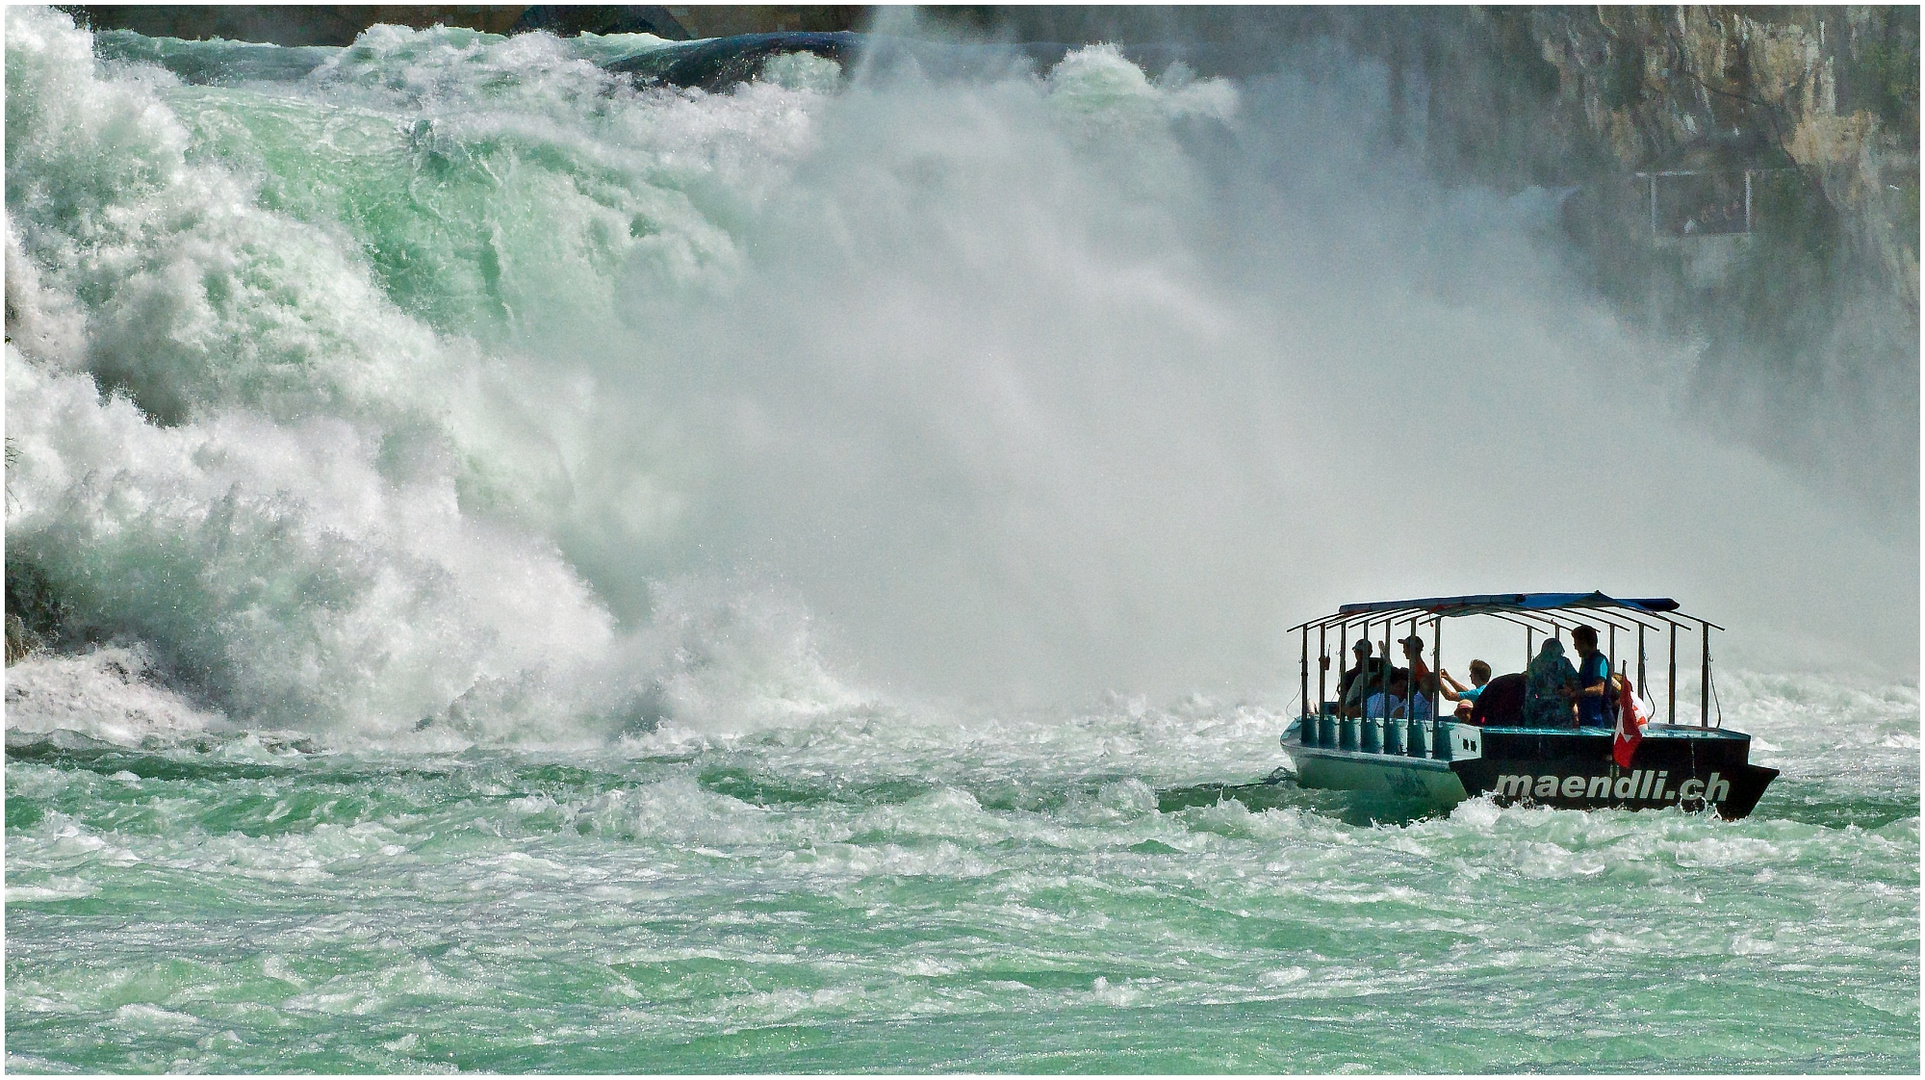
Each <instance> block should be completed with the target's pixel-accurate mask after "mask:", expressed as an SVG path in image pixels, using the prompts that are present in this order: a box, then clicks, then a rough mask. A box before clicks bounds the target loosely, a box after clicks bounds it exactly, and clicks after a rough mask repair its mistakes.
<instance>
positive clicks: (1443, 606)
mask: <svg viewBox="0 0 1925 1080" xmlns="http://www.w3.org/2000/svg"><path fill="white" fill-rule="evenodd" d="M1465 616H1483V617H1486V618H1493V619H1498V620H1501V621H1504V622H1507V623H1511V624H1514V625H1516V626H1518V627H1520V628H1522V630H1523V636H1524V648H1525V656H1526V657H1527V658H1528V657H1534V656H1536V655H1537V649H1536V647H1535V646H1536V644H1537V641H1538V638H1539V637H1541V636H1554V637H1557V638H1559V639H1563V638H1566V637H1568V636H1569V635H1570V634H1571V632H1572V631H1573V630H1575V629H1577V628H1578V627H1580V626H1590V627H1592V628H1593V629H1594V630H1596V631H1597V632H1598V635H1599V651H1601V652H1602V651H1605V649H1606V643H1608V652H1607V653H1606V655H1607V659H1608V660H1609V661H1610V665H1611V670H1612V671H1613V672H1614V673H1619V674H1621V675H1622V676H1623V677H1624V679H1625V680H1626V681H1629V682H1630V683H1631V687H1632V690H1633V691H1634V692H1635V693H1636V694H1637V695H1638V703H1637V705H1636V706H1635V707H1634V709H1633V715H1625V716H1616V717H1614V716H1613V712H1607V713H1606V716H1607V718H1608V719H1607V721H1606V722H1607V723H1612V724H1613V726H1611V727H1580V726H1577V721H1576V718H1575V716H1571V719H1570V722H1569V723H1568V724H1561V725H1552V726H1535V727H1531V726H1524V723H1523V718H1522V716H1521V715H1520V714H1518V713H1516V712H1515V711H1508V710H1498V711H1497V714H1495V715H1486V714H1485V713H1484V712H1480V714H1479V715H1477V716H1475V717H1473V718H1469V720H1467V719H1466V718H1461V717H1452V716H1447V715H1442V714H1440V713H1439V712H1438V705H1439V701H1438V697H1439V692H1440V690H1439V687H1438V685H1437V680H1435V679H1432V680H1427V682H1428V683H1429V685H1428V686H1427V688H1426V692H1425V693H1424V694H1423V695H1422V696H1421V697H1419V702H1420V703H1421V702H1422V701H1424V700H1427V701H1428V703H1429V706H1430V708H1429V715H1430V716H1431V717H1436V718H1437V719H1434V720H1433V719H1428V718H1425V717H1423V715H1422V714H1423V712H1424V710H1423V709H1422V707H1421V704H1420V705H1419V707H1418V710H1417V711H1418V713H1419V717H1418V718H1417V719H1414V720H1413V719H1410V718H1409V712H1410V707H1411V706H1410V704H1409V703H1407V702H1404V701H1401V700H1399V699H1397V698H1396V697H1395V696H1394V695H1392V694H1390V693H1388V691H1389V689H1390V686H1391V680H1392V679H1393V678H1394V676H1393V675H1392V674H1390V672H1389V670H1388V668H1389V665H1388V664H1387V663H1386V664H1380V665H1379V666H1378V667H1379V670H1376V671H1371V672H1367V673H1366V677H1367V678H1371V679H1375V680H1377V681H1378V682H1379V683H1380V684H1381V685H1376V686H1371V687H1370V690H1371V691H1373V692H1376V693H1380V694H1382V695H1383V696H1382V697H1380V698H1377V699H1375V701H1374V702H1373V704H1374V706H1375V707H1374V708H1372V709H1371V710H1370V711H1371V712H1373V713H1389V714H1390V715H1389V716H1388V717H1384V716H1378V715H1369V716H1361V715H1344V713H1346V712H1353V713H1354V712H1357V711H1359V710H1358V709H1357V708H1355V707H1354V706H1353V707H1351V708H1345V707H1344V706H1343V704H1342V703H1341V702H1339V701H1332V700H1326V698H1327V697H1328V694H1329V691H1331V690H1332V689H1334V687H1332V686H1331V685H1330V676H1331V662H1330V661H1331V647H1332V646H1335V647H1336V650H1337V651H1336V656H1337V657H1338V658H1340V659H1348V658H1349V656H1350V645H1351V642H1352V641H1353V640H1356V639H1363V640H1369V641H1371V642H1372V643H1373V648H1375V647H1376V646H1378V645H1381V652H1379V654H1378V655H1379V656H1380V657H1385V658H1387V657H1389V655H1390V649H1391V642H1392V638H1393V636H1394V635H1395V634H1396V633H1397V632H1398V631H1400V630H1402V631H1407V633H1406V634H1405V635H1404V636H1403V638H1402V639H1401V640H1402V641H1409V639H1410V638H1412V637H1416V638H1419V642H1416V643H1412V645H1411V646H1410V648H1412V649H1414V650H1416V652H1417V655H1418V657H1419V658H1420V659H1421V656H1422V644H1423V643H1424V642H1422V639H1423V638H1424V637H1426V636H1427V637H1428V639H1429V640H1428V642H1427V643H1428V644H1429V646H1430V662H1429V667H1430V669H1431V670H1433V671H1441V670H1443V666H1444V665H1443V657H1442V653H1443V627H1444V622H1445V620H1447V619H1455V618H1460V617H1465ZM1291 629H1292V630H1293V631H1299V632H1301V634H1302V640H1303V648H1302V654H1303V659H1302V690H1303V700H1304V703H1305V705H1304V709H1303V713H1302V715H1301V716H1299V717H1297V718H1296V719H1294V720H1292V721H1291V723H1290V725H1289V727H1288V728H1286V729H1285V731H1284V733H1283V746H1284V750H1285V752H1286V753H1288V754H1289V756H1290V758H1291V759H1292V763H1293V764H1294V765H1295V767H1296V779H1297V784H1298V785H1299V786H1301V787H1306V788H1327V789H1338V790H1350V791H1364V792H1375V793H1378V794H1382V795H1392V796H1399V797H1402V798H1404V799H1408V800H1412V801H1414V802H1418V803H1428V804H1430V805H1432V806H1435V807H1437V808H1445V807H1449V806H1451V805H1454V804H1456V803H1458V802H1461V801H1462V800H1464V799H1468V798H1476V797H1478V796H1482V795H1488V796H1490V797H1491V798H1492V799H1494V800H1495V801H1497V802H1499V803H1501V804H1516V803H1531V804H1535V805H1539V806H1550V807H1559V808H1566V809H1577V810H1601V809H1621V810H1644V809H1659V808H1662V807H1667V806H1676V807H1681V808H1682V809H1684V810H1688V811H1695V810H1704V809H1710V810H1713V811H1715V812H1716V813H1718V814H1719V815H1721V816H1723V817H1726V818H1741V817H1744V816H1745V815H1747V814H1749V813H1751V811H1752V808H1753V807H1755V806H1757V805H1758V799H1759V798H1760V797H1761V796H1763V795H1764V792H1765V787H1766V786H1767V785H1768V784H1770V783H1771V781H1772V779H1773V778H1774V777H1776V776H1777V775H1778V770H1776V769H1771V768H1766V767H1764V766H1761V765H1753V764H1751V763H1750V761H1749V756H1750V750H1751V736H1749V735H1746V734H1744V733H1743V732H1739V731H1733V730H1731V729H1729V728H1725V727H1723V726H1722V716H1720V715H1714V712H1713V693H1714V687H1713V682H1712V678H1711V644H1710V636H1711V631H1712V630H1722V629H1723V627H1720V626H1718V625H1716V624H1715V623H1712V622H1710V621H1708V620H1705V619H1700V618H1696V617H1694V616H1688V615H1685V614H1683V613H1682V612H1680V611H1679V610H1678V604H1677V601H1675V600H1669V599H1658V598H1650V599H1639V600H1618V599H1613V598H1612V597H1609V596H1605V595H1604V594H1603V593H1597V592H1592V593H1503V594H1493V595H1481V596H1446V597H1433V598H1430V599H1424V600H1395V601H1387V602H1382V603H1368V604H1345V605H1344V606H1343V607H1341V608H1339V609H1337V611H1336V613H1335V614H1332V615H1326V616H1324V617H1323V618H1320V619H1312V620H1310V621H1309V622H1306V623H1303V624H1301V625H1299V626H1295V627H1292V628H1291ZM1420 631H1428V634H1427V635H1425V634H1422V633H1420ZM1680 631H1682V632H1684V633H1685V634H1687V635H1690V634H1695V635H1696V636H1697V637H1698V639H1699V642H1698V644H1699V664H1700V671H1699V690H1698V694H1699V702H1698V717H1697V720H1698V722H1697V724H1695V725H1691V724H1680V723H1678V637H1679V633H1680ZM1620 633H1622V634H1624V635H1625V638H1626V641H1625V645H1626V649H1627V655H1626V656H1625V657H1624V664H1623V665H1622V666H1620V663H1619V659H1620V658H1619V656H1618V639H1619V635H1620ZM1657 635H1668V637H1669V662H1668V678H1667V679H1666V680H1665V683H1664V692H1665V698H1666V702H1667V707H1666V710H1665V713H1664V717H1663V720H1664V722H1662V723H1659V722H1657V718H1656V717H1655V716H1653V718H1652V721H1651V722H1650V723H1649V724H1648V725H1641V724H1639V723H1638V722H1637V720H1636V719H1635V712H1637V711H1644V710H1645V709H1647V708H1649V706H1647V705H1646V704H1645V703H1648V702H1650V701H1651V700H1652V699H1651V697H1650V694H1649V688H1648V685H1647V683H1646V680H1645V674H1646V660H1647V658H1646V653H1645V645H1646V641H1647V637H1648V636H1657ZM1313 638H1314V639H1315V643H1314V646H1313V643H1312V639H1313ZM1633 640H1635V650H1636V651H1635V654H1630V653H1629V650H1630V648H1631V647H1632V641H1633ZM1313 648H1314V656H1315V658H1316V660H1315V667H1316V679H1315V681H1314V682H1315V690H1316V696H1315V697H1314V698H1313V697H1312V696H1311V690H1312V679H1311V669H1312V657H1313ZM1633 658H1635V661H1636V670H1635V674H1633V672H1631V671H1630V670H1629V664H1630V661H1631V660H1632V659H1633ZM1572 659H1573V661H1574V662H1575V660H1576V659H1577V658H1576V657H1572ZM1339 670H1340V671H1341V668H1340V669H1339ZM1510 685H1511V686H1514V684H1510ZM1507 688H1509V687H1507ZM1520 693H1521V691H1520ZM1360 696H1364V697H1367V696H1368V695H1367V694H1366V695H1360ZM1413 696H1416V694H1415V693H1414V692H1413ZM1507 696H1508V695H1507ZM1629 697H1630V695H1629V694H1628V693H1627V694H1625V695H1624V701H1625V704H1630V702H1629ZM1613 700H1617V699H1613ZM1446 704H1448V703H1446ZM1313 705H1314V707H1313ZM1386 705H1387V706H1388V707H1386ZM1400 706H1401V708H1400ZM1650 711H1652V712H1655V709H1651V710H1650ZM1563 712H1564V714H1565V715H1570V710H1569V709H1568V708H1567V709H1565V710H1563ZM1614 712H1615V713H1623V712H1625V710H1624V709H1623V708H1621V707H1620V708H1618V709H1616V710H1614ZM1470 720H1474V721H1476V722H1469V721H1470Z"/></svg>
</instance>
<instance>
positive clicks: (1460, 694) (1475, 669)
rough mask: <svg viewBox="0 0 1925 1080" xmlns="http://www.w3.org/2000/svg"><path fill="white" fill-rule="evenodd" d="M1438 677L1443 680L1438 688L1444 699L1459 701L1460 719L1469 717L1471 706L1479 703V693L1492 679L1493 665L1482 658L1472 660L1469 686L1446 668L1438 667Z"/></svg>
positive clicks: (1458, 712)
mask: <svg viewBox="0 0 1925 1080" xmlns="http://www.w3.org/2000/svg"><path fill="white" fill-rule="evenodd" d="M1437 678H1438V679H1439V680H1440V681H1441V685H1440V686H1438V688H1437V690H1438V692H1439V693H1441V694H1442V695H1444V700H1445V701H1455V702H1456V703H1457V715H1458V717H1459V718H1460V719H1462V718H1468V717H1469V716H1470V711H1471V708H1472V707H1473V706H1475V705H1476V704H1477V695H1479V694H1481V693H1483V692H1484V687H1485V686H1487V685H1489V683H1490V681H1491V666H1490V665H1489V664H1486V663H1485V662H1483V661H1482V660H1472V661H1471V662H1470V682H1471V684H1470V685H1469V686H1465V685H1464V684H1463V683H1460V682H1458V681H1457V680H1456V679H1455V678H1453V677H1452V676H1451V673H1450V672H1449V671H1448V670H1446V669H1444V668H1438V669H1437Z"/></svg>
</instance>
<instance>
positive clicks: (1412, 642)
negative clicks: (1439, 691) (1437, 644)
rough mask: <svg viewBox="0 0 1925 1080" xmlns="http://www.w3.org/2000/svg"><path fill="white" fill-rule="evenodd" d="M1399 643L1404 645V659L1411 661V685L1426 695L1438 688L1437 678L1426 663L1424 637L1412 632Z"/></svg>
mask: <svg viewBox="0 0 1925 1080" xmlns="http://www.w3.org/2000/svg"><path fill="white" fill-rule="evenodd" d="M1397 644H1399V645H1402V646H1403V647H1404V659H1405V660H1408V661H1410V685H1411V686H1413V687H1416V689H1417V692H1418V693H1419V694H1422V695H1423V696H1425V697H1429V696H1430V692H1431V691H1432V690H1435V689H1436V688H1437V679H1436V677H1435V676H1433V675H1431V673H1430V668H1429V667H1427V666H1425V664H1424V639H1423V638H1421V637H1418V636H1417V635H1416V634H1412V635H1410V636H1409V637H1407V638H1404V639H1403V640H1401V641H1399V642H1398V643H1397Z"/></svg>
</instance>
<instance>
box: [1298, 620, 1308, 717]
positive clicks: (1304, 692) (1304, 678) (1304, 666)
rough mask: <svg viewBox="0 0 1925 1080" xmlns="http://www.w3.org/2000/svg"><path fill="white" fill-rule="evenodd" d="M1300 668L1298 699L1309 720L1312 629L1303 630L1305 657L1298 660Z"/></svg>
mask: <svg viewBox="0 0 1925 1080" xmlns="http://www.w3.org/2000/svg"><path fill="white" fill-rule="evenodd" d="M1298 667H1299V671H1298V675H1299V676H1300V678H1301V685H1299V687H1298V698H1299V699H1300V700H1301V701H1302V702H1303V715H1304V718H1305V719H1309V717H1310V628H1309V627H1308V626H1306V627H1304V628H1303V655H1302V657H1301V658H1300V659H1299V660H1298Z"/></svg>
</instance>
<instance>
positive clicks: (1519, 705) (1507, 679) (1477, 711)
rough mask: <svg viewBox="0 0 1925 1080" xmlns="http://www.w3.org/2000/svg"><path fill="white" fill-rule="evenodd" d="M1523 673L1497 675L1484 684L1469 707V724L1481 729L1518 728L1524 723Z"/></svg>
mask: <svg viewBox="0 0 1925 1080" xmlns="http://www.w3.org/2000/svg"><path fill="white" fill-rule="evenodd" d="M1524 685H1525V678H1524V673H1523V672H1521V671H1517V672H1512V673H1511V674H1509V675H1499V676H1498V677H1497V678H1495V679H1492V680H1491V681H1490V682H1488V683H1485V684H1484V689H1483V690H1481V691H1479V692H1478V695H1477V703H1476V704H1474V705H1472V706H1471V710H1470V722H1471V723H1473V724H1477V725H1479V726H1481V727H1518V726H1521V725H1522V724H1523V723H1524Z"/></svg>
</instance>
